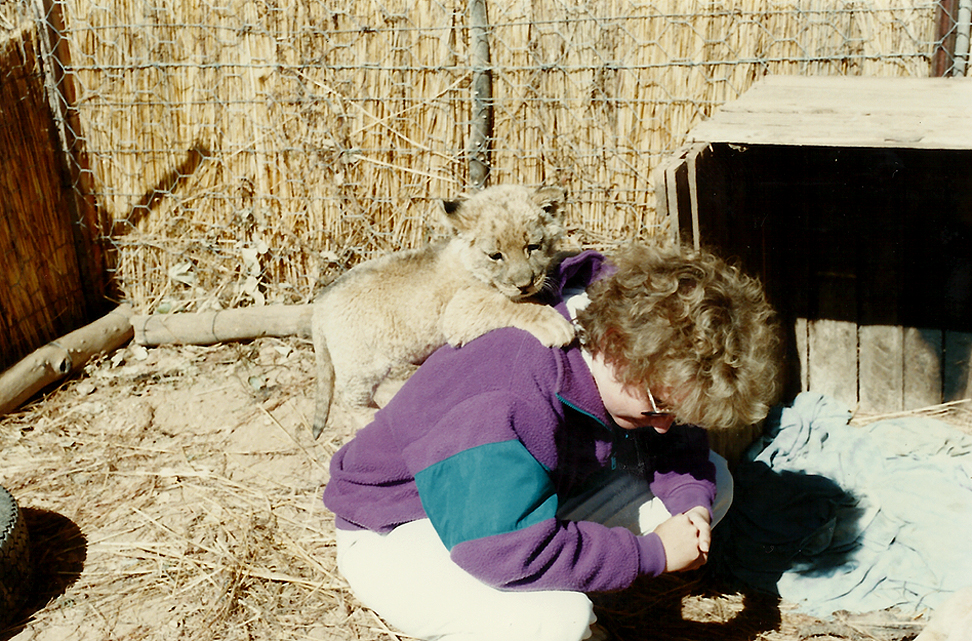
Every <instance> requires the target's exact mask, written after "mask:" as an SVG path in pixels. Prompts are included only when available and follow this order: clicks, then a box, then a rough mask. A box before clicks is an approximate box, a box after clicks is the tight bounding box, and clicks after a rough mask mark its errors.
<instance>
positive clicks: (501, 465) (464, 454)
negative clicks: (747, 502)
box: [404, 394, 665, 591]
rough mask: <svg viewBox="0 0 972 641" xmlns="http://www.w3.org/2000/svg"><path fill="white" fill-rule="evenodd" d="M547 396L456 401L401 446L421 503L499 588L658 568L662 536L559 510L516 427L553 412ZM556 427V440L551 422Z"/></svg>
mask: <svg viewBox="0 0 972 641" xmlns="http://www.w3.org/2000/svg"><path fill="white" fill-rule="evenodd" d="M542 406H543V404H537V403H523V402H510V401H509V400H508V395H500V394H496V395H490V394H484V395H481V396H478V397H475V398H473V399H470V400H468V401H466V402H465V403H463V404H461V405H459V406H457V407H455V408H453V410H452V411H450V412H449V413H448V414H447V415H446V416H445V417H443V420H442V422H440V424H439V425H438V426H437V427H436V428H435V429H433V430H430V432H429V435H428V437H427V439H428V442H424V441H426V440H427V439H420V440H417V441H415V442H413V443H411V444H410V445H409V446H407V447H406V448H405V451H404V453H405V458H406V460H407V461H408V462H409V465H410V466H414V468H415V469H414V473H415V481H416V485H417V487H418V491H419V496H420V498H421V501H422V506H423V508H424V510H425V512H426V514H427V515H428V517H429V519H430V520H431V521H432V524H433V526H434V527H435V529H436V531H437V532H438V534H439V536H440V538H441V539H442V541H443V543H444V544H445V545H446V547H447V548H448V549H449V550H450V553H451V555H452V558H453V560H454V561H455V562H456V563H457V564H458V565H459V566H460V567H462V568H464V569H465V570H466V571H467V572H469V573H470V574H472V575H473V576H476V577H477V578H479V579H480V580H482V581H484V582H485V583H487V584H490V585H494V586H496V587H500V588H503V589H531V590H539V589H562V590H577V591H601V590H616V589H621V588H623V587H626V586H628V585H630V583H631V582H632V581H633V580H634V579H635V578H636V577H637V576H638V575H639V574H642V573H645V572H648V573H652V574H658V573H660V572H661V570H663V569H664V564H665V560H664V551H663V550H661V545H660V543H661V542H660V540H657V537H656V536H654V535H649V536H648V537H637V536H635V535H634V534H632V533H631V532H629V531H628V530H626V529H623V528H607V527H604V526H602V525H600V524H596V523H586V522H564V521H560V520H558V519H557V518H556V513H557V507H558V499H557V494H556V492H555V491H554V487H553V483H552V481H551V479H550V475H549V470H548V469H547V468H546V467H545V466H544V465H543V464H541V463H540V462H539V461H538V460H537V458H536V457H534V456H533V454H531V452H530V451H529V450H528V449H527V447H526V446H525V445H524V443H523V442H522V441H521V440H520V439H519V438H518V435H517V431H516V429H515V426H516V425H517V424H518V423H519V422H523V421H532V423H531V424H532V425H536V424H537V422H540V423H541V424H542V423H543V422H544V421H553V420H554V417H552V416H550V415H545V414H544V413H543V411H542V410H540V409H538V407H542ZM550 434H551V437H550V441H551V443H550V444H551V446H552V444H553V427H552V426H551V431H550ZM533 445H535V446H537V447H542V446H543V444H542V443H539V444H538V443H534V444H533ZM659 567H660V569H659Z"/></svg>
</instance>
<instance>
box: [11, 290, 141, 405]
mask: <svg viewBox="0 0 972 641" xmlns="http://www.w3.org/2000/svg"><path fill="white" fill-rule="evenodd" d="M131 316H132V309H131V307H129V306H128V305H120V306H119V307H117V308H115V309H114V310H113V311H111V312H110V313H108V314H107V315H105V316H103V317H101V318H100V319H98V320H96V321H95V322H93V323H90V324H89V325H85V326H84V327H82V328H81V329H77V330H75V331H73V332H71V333H70V334H67V335H65V336H63V337H62V338H59V339H58V340H56V341H52V342H50V343H48V344H47V345H45V346H44V347H41V348H38V349H36V350H34V352H32V353H31V354H29V355H28V356H27V357H25V358H24V359H22V360H21V361H19V362H18V363H16V364H15V365H14V366H13V367H11V368H10V369H8V370H7V371H6V372H4V373H3V374H2V375H0V415H3V414H6V413H8V412H12V411H13V410H15V409H17V408H18V407H20V406H21V405H22V404H24V403H25V402H27V401H28V400H29V399H30V398H31V397H33V396H34V395H35V394H36V393H38V392H39V391H41V390H42V389H44V388H45V387H47V386H48V385H51V384H52V383H56V382H57V381H58V380H60V379H62V378H64V377H65V376H67V375H68V374H71V373H72V372H76V371H77V370H79V369H80V368H81V367H82V366H84V364H85V363H87V362H88V360H89V359H91V357H92V356H95V355H96V354H104V353H107V352H111V351H113V350H115V349H117V348H118V347H120V346H121V345H124V344H125V343H127V342H128V341H129V340H131V338H132V324H131Z"/></svg>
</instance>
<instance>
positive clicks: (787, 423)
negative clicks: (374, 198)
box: [746, 392, 972, 617]
mask: <svg viewBox="0 0 972 641" xmlns="http://www.w3.org/2000/svg"><path fill="white" fill-rule="evenodd" d="M775 416H776V417H777V418H778V419H779V424H772V425H767V429H766V431H765V434H764V436H763V437H762V438H761V439H760V441H758V442H757V443H754V444H753V446H752V447H751V448H750V449H749V450H748V452H747V456H746V459H747V460H748V461H755V462H760V463H763V464H765V465H767V466H769V468H770V469H771V470H773V472H795V473H800V474H810V475H819V476H823V477H826V478H827V479H830V480H832V481H834V482H835V483H836V484H837V485H838V486H840V488H841V489H842V490H844V491H845V492H847V493H848V494H850V495H852V496H853V497H855V498H856V499H857V506H856V509H854V510H843V511H837V513H836V514H837V516H836V519H835V520H836V523H834V528H833V531H834V535H833V540H832V545H833V546H835V547H836V546H840V547H841V548H842V549H843V553H844V554H845V555H846V556H844V557H841V559H840V564H839V565H836V566H835V567H829V566H830V565H831V564H829V563H827V562H824V561H826V556H827V551H826V549H824V550H821V551H819V552H820V555H819V556H816V554H815V555H814V556H810V557H809V559H808V558H807V557H803V558H802V559H801V560H800V563H799V567H792V568H790V569H789V570H787V571H785V572H783V574H782V576H781V577H780V578H779V581H778V582H777V588H778V591H779V594H780V596H781V597H782V598H783V599H785V600H786V601H790V602H793V603H796V604H797V605H798V607H799V609H800V610H802V611H804V612H806V613H808V614H812V615H815V616H822V617H826V616H829V615H831V614H832V613H834V612H836V611H838V610H847V611H850V612H870V611H874V610H882V609H885V608H890V607H895V606H897V607H900V608H901V609H902V610H905V611H908V610H913V611H919V610H921V609H924V608H926V607H928V608H935V607H937V606H938V605H939V604H940V603H941V602H942V601H943V600H944V599H945V598H946V597H947V596H948V595H949V594H950V593H951V592H953V591H955V590H957V589H959V588H962V587H964V586H967V585H972V480H970V477H972V437H970V436H969V435H966V434H963V433H962V432H960V431H958V430H956V429H955V428H953V427H951V426H949V425H948V424H946V423H943V422H941V421H938V420H935V419H930V418H922V417H906V418H895V419H889V420H882V421H878V422H875V423H872V424H870V425H867V426H865V427H852V426H849V425H848V424H847V423H848V420H849V419H850V412H848V411H847V409H846V408H843V407H841V406H840V404H839V403H837V402H836V401H835V400H833V399H831V398H828V397H825V396H822V395H819V394H815V393H809V392H808V393H803V394H800V395H799V396H797V398H796V399H795V401H794V403H793V404H792V406H790V407H786V408H784V409H783V411H782V412H781V413H779V414H776V415H775ZM847 536H850V537H855V536H856V544H857V545H856V546H852V547H853V548H854V549H853V550H852V551H851V552H850V553H847V551H846V550H847V545H846V544H847V540H846V537H847ZM842 537H843V538H842ZM831 560H832V559H831ZM817 561H820V562H817Z"/></svg>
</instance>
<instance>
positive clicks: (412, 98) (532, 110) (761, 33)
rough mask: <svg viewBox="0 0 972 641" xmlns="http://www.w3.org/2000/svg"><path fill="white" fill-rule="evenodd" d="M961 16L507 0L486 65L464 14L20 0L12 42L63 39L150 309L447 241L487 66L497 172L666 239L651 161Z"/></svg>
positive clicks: (51, 64) (392, 3) (89, 135)
mask: <svg viewBox="0 0 972 641" xmlns="http://www.w3.org/2000/svg"><path fill="white" fill-rule="evenodd" d="M943 4H944V3H938V2H914V1H912V2H908V1H905V0H854V1H851V0H789V1H786V0H750V1H729V0H726V1H724V2H710V1H700V0H690V1H685V0H678V1H676V0H646V1H639V0H580V1H577V0H571V1H567V0H530V1H527V0H487V1H486V3H485V10H486V23H485V25H483V29H482V30H481V32H479V33H480V35H484V36H485V41H486V42H487V43H488V59H486V62H484V60H483V58H482V57H481V56H480V55H478V54H477V52H476V51H475V50H474V48H473V47H472V43H473V42H474V40H475V38H473V37H472V36H473V34H471V31H470V23H469V18H468V11H467V9H468V8H467V3H466V2H465V1H461V2H460V1H458V0H327V1H325V0H19V1H18V2H17V3H8V4H7V5H6V7H5V9H4V13H3V14H2V15H3V16H4V17H3V22H0V28H5V27H6V28H10V27H9V26H8V25H14V24H15V23H16V21H17V20H21V19H25V18H26V19H28V20H30V21H33V22H34V23H35V24H36V25H37V27H38V29H39V30H40V31H41V32H43V33H48V34H50V35H51V38H50V39H51V43H52V44H51V46H50V47H48V48H47V50H46V52H45V57H46V59H47V63H48V64H47V65H46V70H47V73H48V75H49V76H51V77H52V78H53V79H54V80H53V81H51V83H50V84H51V87H52V95H53V97H54V100H53V103H52V104H54V105H55V109H54V113H55V115H56V117H57V118H58V119H59V121H60V123H59V124H60V127H61V135H62V141H61V143H62V145H63V146H64V147H65V148H66V150H67V153H68V154H69V156H70V159H71V162H72V163H73V164H72V169H73V170H72V172H71V175H72V177H73V185H74V189H75V190H77V191H78V192H79V194H80V195H81V196H83V199H82V200H83V202H85V203H87V207H89V209H90V211H89V214H90V215H89V216H88V218H83V221H89V222H90V221H95V220H97V221H98V223H97V226H98V230H97V231H98V233H99V234H100V235H101V237H102V239H103V240H104V242H105V247H106V249H107V250H108V254H107V256H108V264H109V267H110V270H111V273H112V274H113V277H114V282H115V284H116V286H117V288H118V291H119V292H120V295H121V296H123V297H124V298H126V299H128V300H130V301H131V302H132V303H133V304H134V306H135V307H136V310H138V311H140V312H143V313H144V312H156V311H157V312H173V311H180V310H197V311H198V310H203V309H220V308H227V307H234V306H242V305H253V304H264V303H272V302H275V303H298V302H306V301H308V300H310V298H311V297H312V296H313V294H314V291H315V288H316V287H318V286H319V284H320V283H322V282H326V281H328V280H329V279H331V278H333V277H334V276H335V275H336V274H338V273H340V272H341V271H343V270H344V269H346V268H347V267H349V266H350V265H352V264H354V263H356V262H358V261H360V260H362V259H365V258H368V257H370V256H373V255H375V254H377V253H380V252H385V251H388V250H393V249H398V248H403V247H410V246H415V245H417V244H419V243H422V242H425V241H426V240H428V239H429V238H431V237H433V236H434V235H435V234H436V233H437V231H438V227H437V224H436V217H437V207H438V204H437V203H438V199H441V198H446V197H448V198H451V197H455V196H458V195H460V194H462V193H464V192H467V193H468V192H469V191H470V190H471V189H473V186H472V183H473V182H474V181H473V180H472V179H471V178H470V173H469V172H470V154H471V151H470V138H471V136H472V135H473V134H474V133H475V132H474V131H473V125H474V123H475V122H476V119H477V113H478V112H477V109H479V108H481V107H482V104H477V96H476V94H475V92H474V91H473V90H472V86H473V82H474V80H475V78H476V77H477V74H479V75H482V74H483V73H487V74H488V75H489V77H490V78H491V81H492V85H491V100H490V101H489V104H488V106H489V107H490V108H491V109H492V117H491V124H492V128H491V131H490V133H489V138H488V140H487V147H488V149H489V156H488V160H489V168H490V174H489V181H490V183H492V184H498V183H510V182H517V183H525V184H529V185H539V184H542V183H558V184H561V185H564V186H565V187H566V188H567V189H568V192H569V194H570V209H569V219H568V222H569V226H570V240H571V242H572V243H575V244H578V245H582V246H595V247H603V246H609V245H611V244H612V243H616V242H618V241H621V240H625V239H630V238H635V237H648V236H652V235H655V234H658V233H661V232H662V231H663V228H664V224H665V221H663V220H659V219H658V218H657V217H656V215H655V208H654V193H653V188H652V181H651V170H652V168H653V167H654V166H655V165H656V164H658V162H659V160H660V159H661V158H662V157H664V156H665V155H666V154H668V153H670V152H671V151H673V150H675V149H677V148H678V147H679V146H680V145H681V144H682V142H683V140H684V139H685V136H686V134H687V133H688V132H689V131H690V129H691V128H692V127H693V126H694V125H695V124H697V123H698V122H699V121H700V120H701V119H703V118H705V117H706V116H707V115H709V114H711V113H712V112H713V110H714V109H716V108H717V107H718V106H719V105H721V104H723V103H724V102H726V101H729V100H732V99H734V98H735V97H737V96H738V95H740V94H741V93H742V92H744V91H745V90H746V89H747V88H748V87H749V86H750V85H751V84H752V83H753V82H754V81H756V80H757V79H758V78H759V77H761V76H762V75H764V74H826V75H833V74H844V75H883V76H927V75H929V73H931V69H932V63H933V59H934V56H935V55H936V48H939V49H940V48H941V47H939V45H940V44H941V43H942V42H943V35H942V34H941V29H940V27H939V25H940V24H941V13H942V6H943ZM953 4H954V5H955V6H957V5H958V4H960V3H953ZM957 22H958V17H957V16H956V17H954V18H952V19H951V22H950V23H949V24H950V25H952V29H953V30H954V25H955V24H956V23H957ZM949 33H951V34H952V35H954V33H952V31H949ZM966 41H967V39H966ZM59 73H60V74H61V75H58V74H59ZM55 85H56V86H55ZM479 97H480V98H482V96H481V95H480V96H479ZM929 108H933V106H929ZM473 151H475V150H473Z"/></svg>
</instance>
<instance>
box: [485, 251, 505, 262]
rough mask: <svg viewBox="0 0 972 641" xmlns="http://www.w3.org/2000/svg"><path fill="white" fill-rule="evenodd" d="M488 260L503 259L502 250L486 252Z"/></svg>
mask: <svg viewBox="0 0 972 641" xmlns="http://www.w3.org/2000/svg"><path fill="white" fill-rule="evenodd" d="M488 256H489V259H490V260H495V261H501V260H503V252H493V253H492V254H488Z"/></svg>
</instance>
